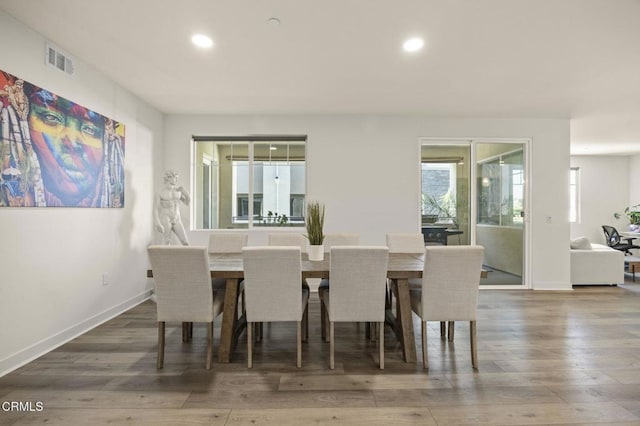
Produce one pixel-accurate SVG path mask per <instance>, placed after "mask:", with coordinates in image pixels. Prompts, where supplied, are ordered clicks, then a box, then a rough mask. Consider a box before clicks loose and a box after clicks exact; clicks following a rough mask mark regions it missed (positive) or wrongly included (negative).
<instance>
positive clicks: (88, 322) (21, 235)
mask: <svg viewBox="0 0 640 426" xmlns="http://www.w3.org/2000/svg"><path fill="white" fill-rule="evenodd" d="M44 46H45V39H44V38H42V37H41V36H40V35H39V34H37V33H36V32H34V31H32V30H30V29H28V28H27V27H25V26H23V25H22V24H20V23H18V22H17V21H15V20H14V19H13V18H11V17H9V16H7V15H6V14H4V13H3V12H0V51H1V52H2V54H0V69H2V70H3V71H7V72H9V73H11V74H14V75H16V76H19V77H21V78H23V79H25V80H27V81H29V82H31V83H34V84H36V85H38V86H41V87H44V88H46V89H49V90H51V91H53V92H55V93H57V94H58V95H60V96H63V97H65V98H67V99H70V100H72V101H74V102H77V103H78V104H81V105H83V106H87V107H89V108H91V109H93V110H95V111H97V112H100V113H102V114H104V115H106V116H108V117H111V118H114V119H115V120H117V121H119V122H121V123H124V124H125V126H126V153H125V173H126V190H125V207H124V208H122V209H83V208H2V209H0V235H1V236H2V237H1V239H0V324H2V327H0V342H2V343H1V344H0V376H2V375H3V374H4V373H6V372H8V371H10V370H12V369H14V368H16V367H18V366H20V365H21V364H23V363H25V362H27V361H29V360H30V359H32V358H34V357H36V356H38V355H40V354H42V353H45V352H47V351H49V350H51V349H52V348H54V347H56V346H58V345H60V344H61V343H63V342H65V341H66V340H68V339H70V338H72V337H74V336H75V335H78V334H80V333H82V332H84V331H86V330H88V329H90V328H92V327H94V326H95V325H97V324H99V323H100V322H102V321H104V320H106V319H108V318H109V317H111V316H113V315H117V314H118V313H120V312H121V311H123V310H126V309H127V308H129V307H130V306H133V305H135V304H136V303H138V302H140V301H141V300H144V298H146V297H148V294H149V289H150V288H151V283H150V282H148V280H147V279H146V278H145V275H146V274H145V271H146V269H147V264H148V263H147V255H146V246H147V245H148V244H149V242H150V241H151V239H152V237H153V236H152V223H151V216H152V215H151V211H152V199H153V192H154V188H155V187H156V186H157V185H155V180H156V178H154V173H155V170H154V169H157V168H158V167H154V166H157V165H158V164H161V160H162V157H161V156H162V151H161V150H160V149H158V147H159V146H160V144H161V143H162V115H161V114H160V113H159V112H158V111H156V110H153V109H152V108H150V107H148V106H147V105H145V104H144V103H142V102H141V101H139V100H138V99H136V98H135V97H134V96H132V95H131V94H130V93H128V92H127V91H126V90H124V89H123V88H121V87H119V86H117V85H115V84H114V83H112V82H111V81H110V80H109V79H107V78H106V77H105V76H104V75H102V74H101V73H99V72H97V71H96V70H95V69H93V68H92V67H91V66H89V65H88V64H85V63H83V62H82V61H81V60H80V58H75V59H76V62H75V65H76V74H75V76H74V77H73V78H70V77H68V76H66V75H65V74H64V73H62V72H59V71H57V70H55V69H52V68H49V67H46V66H45V64H44V50H45V49H44ZM60 47H61V48H63V49H64V46H60ZM70 53H71V54H72V53H73V52H70ZM158 176H160V175H158ZM103 273H107V274H108V278H109V281H110V285H108V286H103V285H102V274H103Z"/></svg>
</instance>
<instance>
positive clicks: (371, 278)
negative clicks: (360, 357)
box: [319, 246, 389, 370]
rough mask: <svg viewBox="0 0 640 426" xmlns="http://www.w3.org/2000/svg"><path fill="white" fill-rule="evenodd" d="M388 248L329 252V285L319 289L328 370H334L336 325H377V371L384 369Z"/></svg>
mask: <svg viewBox="0 0 640 426" xmlns="http://www.w3.org/2000/svg"><path fill="white" fill-rule="evenodd" d="M388 263H389V249H388V248H387V247H385V246H336V247H333V248H332V249H331V260H330V264H329V275H330V277H331V286H330V287H326V288H323V289H320V290H319V293H320V301H321V304H322V306H324V308H325V312H326V314H327V318H328V321H329V368H331V369H334V368H335V356H334V353H335V332H334V324H335V323H336V322H369V323H377V325H378V332H379V336H378V346H379V356H380V364H379V365H380V369H381V370H382V369H384V321H385V291H386V280H387V267H388Z"/></svg>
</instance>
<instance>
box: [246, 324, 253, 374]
mask: <svg viewBox="0 0 640 426" xmlns="http://www.w3.org/2000/svg"><path fill="white" fill-rule="evenodd" d="M247 368H253V323H252V322H247Z"/></svg>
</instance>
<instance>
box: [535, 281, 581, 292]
mask: <svg viewBox="0 0 640 426" xmlns="http://www.w3.org/2000/svg"><path fill="white" fill-rule="evenodd" d="M533 290H534V291H549V290H550V291H573V286H572V285H571V283H570V282H569V281H566V282H563V281H537V282H535V283H533Z"/></svg>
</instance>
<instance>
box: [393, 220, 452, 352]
mask: <svg viewBox="0 0 640 426" xmlns="http://www.w3.org/2000/svg"><path fill="white" fill-rule="evenodd" d="M387 247H389V253H415V254H424V247H425V242H424V236H423V235H422V233H418V232H416V233H393V232H391V233H388V234H387ZM421 287H422V280H421V279H420V278H411V279H409V288H421ZM389 290H390V291H389V296H388V301H389V303H390V304H391V302H392V300H391V299H392V295H393V283H391V285H390V286H389ZM446 324H447V323H446V322H444V321H442V322H440V337H441V338H443V339H444V337H445V334H446V330H447V326H446ZM454 329H455V324H454V322H453V321H451V322H449V341H451V342H452V341H453V334H454Z"/></svg>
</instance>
